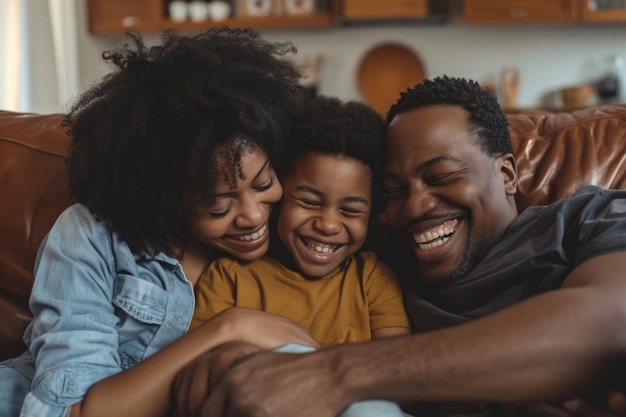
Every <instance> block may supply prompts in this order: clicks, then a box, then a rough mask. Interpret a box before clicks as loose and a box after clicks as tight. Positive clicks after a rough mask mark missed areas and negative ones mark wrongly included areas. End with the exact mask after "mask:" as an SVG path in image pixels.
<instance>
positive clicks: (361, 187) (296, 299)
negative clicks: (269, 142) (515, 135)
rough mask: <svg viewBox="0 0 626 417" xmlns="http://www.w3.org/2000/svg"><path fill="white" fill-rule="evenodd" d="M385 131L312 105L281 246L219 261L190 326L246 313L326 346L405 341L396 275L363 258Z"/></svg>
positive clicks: (287, 197) (291, 154) (346, 108)
mask: <svg viewBox="0 0 626 417" xmlns="http://www.w3.org/2000/svg"><path fill="white" fill-rule="evenodd" d="M384 128H385V126H384V122H383V120H382V118H381V117H380V116H379V115H378V114H377V113H375V112H374V111H373V110H372V109H370V108H369V107H368V106H366V105H365V104H362V103H358V102H346V103H343V102H341V101H340V100H338V99H335V98H330V97H315V98H312V99H311V100H310V101H309V102H308V103H307V104H306V106H305V108H304V109H303V112H302V116H301V119H300V120H299V121H298V123H297V124H296V128H295V131H294V133H293V135H292V139H291V141H290V143H289V145H288V149H287V150H286V155H285V158H284V161H285V162H284V164H283V166H282V167H281V169H280V174H279V176H280V179H281V181H282V184H283V197H282V200H281V202H280V205H279V208H278V213H276V214H277V217H276V219H275V222H274V227H275V229H276V230H275V232H276V233H278V236H279V238H280V239H273V240H272V242H273V243H272V245H273V247H272V248H271V249H270V254H269V255H266V256H265V257H263V258H261V259H258V260H255V261H252V262H247V263H244V262H241V261H238V260H235V259H230V258H223V259H219V260H217V261H215V262H213V263H212V264H211V265H210V266H209V267H208V268H207V270H206V271H205V272H204V273H203V275H202V276H201V278H200V280H199V282H198V284H197V286H196V309H195V312H194V317H193V320H192V327H195V326H198V325H200V324H201V323H203V322H204V321H206V320H208V319H209V318H211V317H212V316H214V315H216V314H217V313H219V312H221V311H223V310H225V309H227V308H229V307H232V306H241V307H248V308H256V309H261V310H264V311H267V312H270V313H274V314H279V315H282V316H285V317H289V318H291V319H293V320H295V321H296V322H298V323H300V324H301V325H302V326H304V327H306V328H308V329H309V330H310V332H311V334H312V336H313V338H314V339H315V340H317V341H318V343H320V345H329V344H337V343H354V342H363V341H369V340H372V339H377V338H381V337H388V336H395V335H401V334H408V333H409V322H408V319H407V316H406V313H405V311H404V306H403V302H402V294H401V288H400V285H399V283H398V281H397V279H396V277H395V275H394V274H393V272H391V269H390V268H389V267H387V266H386V265H384V264H382V263H381V262H380V261H378V259H377V258H376V256H375V255H374V253H373V252H365V251H363V252H359V250H360V249H361V247H362V246H363V244H364V242H365V240H366V236H367V230H368V224H369V221H370V219H372V218H375V217H376V216H377V214H378V210H379V208H380V198H381V192H380V191H381V189H380V185H381V182H382V177H381V172H380V167H381V163H382V150H383V132H384ZM276 242H278V243H276Z"/></svg>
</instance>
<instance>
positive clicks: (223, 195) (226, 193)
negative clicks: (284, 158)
mask: <svg viewBox="0 0 626 417" xmlns="http://www.w3.org/2000/svg"><path fill="white" fill-rule="evenodd" d="M270 162H271V161H270V159H269V158H267V159H266V160H265V163H264V164H263V165H262V166H261V168H260V169H259V171H258V172H257V173H256V174H255V175H254V178H253V179H257V178H259V177H260V176H261V174H262V173H263V171H265V168H267V166H268V165H269V164H270ZM235 194H237V192H236V191H226V192H225V193H215V197H216V198H217V197H228V196H233V195H235Z"/></svg>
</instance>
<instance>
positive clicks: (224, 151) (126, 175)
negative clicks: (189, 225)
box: [65, 27, 306, 255]
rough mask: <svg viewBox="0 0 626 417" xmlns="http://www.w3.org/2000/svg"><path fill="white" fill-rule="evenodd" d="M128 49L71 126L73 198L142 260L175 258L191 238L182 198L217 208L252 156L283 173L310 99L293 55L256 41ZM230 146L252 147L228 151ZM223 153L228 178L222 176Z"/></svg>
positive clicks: (68, 119)
mask: <svg viewBox="0 0 626 417" xmlns="http://www.w3.org/2000/svg"><path fill="white" fill-rule="evenodd" d="M127 38H128V39H129V43H127V44H126V45H124V46H123V47H122V48H120V49H118V50H115V51H109V52H104V53H103V54H102V57H103V59H104V60H105V61H108V63H109V64H112V65H113V66H114V69H113V71H112V72H111V73H110V74H108V75H107V76H105V78H104V79H103V80H102V81H101V82H100V83H99V84H97V85H95V86H93V87H91V88H89V89H88V90H87V91H85V92H84V93H83V94H82V95H81V96H80V97H79V98H78V100H77V101H76V103H75V104H74V105H73V106H72V107H71V109H70V111H69V112H68V113H67V115H66V116H65V123H66V125H67V126H68V127H69V133H70V134H71V136H72V145H71V148H70V154H69V157H68V165H69V174H70V189H71V193H72V195H73V197H74V198H75V199H76V200H77V201H78V202H80V203H82V204H85V205H86V206H87V207H88V208H89V209H90V210H91V212H92V213H93V214H94V216H96V218H98V219H99V220H101V221H104V222H105V223H106V224H107V225H108V226H109V227H111V228H113V229H114V230H115V231H117V232H118V233H119V235H120V237H121V238H122V239H123V240H124V241H126V242H127V243H128V245H129V247H130V248H131V250H133V251H134V252H135V253H138V254H142V255H146V254H154V253H157V252H165V253H168V254H171V253H173V251H172V247H173V246H177V247H181V246H180V245H181V243H182V238H183V236H184V234H185V231H186V223H185V213H184V207H183V202H182V201H183V199H182V195H183V193H184V192H185V190H187V189H191V188H193V189H195V190H196V191H197V192H198V193H199V194H200V196H201V198H202V199H204V200H206V201H209V202H211V201H213V199H214V195H213V194H214V190H215V186H216V184H217V181H218V179H219V178H220V176H222V178H224V179H225V180H226V181H228V182H229V183H230V184H234V183H235V182H236V181H237V178H238V177H241V175H242V174H241V168H240V159H241V156H242V154H243V153H245V151H246V149H245V148H246V147H247V148H248V149H249V148H250V147H256V146H258V147H260V148H261V149H263V150H264V151H265V152H266V153H267V154H268V156H269V157H270V158H271V160H272V162H273V163H274V165H275V166H277V165H278V163H279V158H280V155H281V152H282V147H283V145H284V140H285V138H286V135H287V134H288V133H289V130H290V126H291V122H292V120H293V117H294V109H297V108H298V107H299V103H300V102H301V100H302V99H303V98H304V97H305V95H306V92H305V91H304V89H303V88H302V87H301V86H300V79H301V73H300V71H299V69H298V68H297V66H296V65H295V64H294V63H293V61H292V60H290V59H289V58H288V57H287V56H286V55H287V54H289V53H295V52H296V50H295V48H294V47H293V45H292V44H291V43H288V42H284V43H270V42H267V41H265V40H264V39H262V38H261V37H260V35H259V34H258V33H257V32H255V31H253V30H250V29H230V28H228V27H219V28H211V29H209V30H207V31H205V32H202V33H197V34H191V35H186V36H184V35H181V34H179V33H177V32H176V31H173V30H167V31H165V32H163V34H162V36H161V42H160V44H158V45H154V46H151V47H149V46H147V45H146V44H145V43H144V41H143V40H142V38H141V36H140V35H139V34H137V33H128V34H127ZM233 138H239V139H241V138H244V139H245V141H241V140H239V141H236V142H237V143H238V145H237V146H231V143H233V141H232V139H233ZM242 143H243V144H242ZM245 143H247V144H245ZM218 152H219V158H220V160H225V161H228V163H227V164H223V165H226V166H230V171H229V172H223V171H219V170H218V163H217V158H218V156H217V155H218Z"/></svg>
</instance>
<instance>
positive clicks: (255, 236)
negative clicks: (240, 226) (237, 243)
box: [237, 225, 267, 241]
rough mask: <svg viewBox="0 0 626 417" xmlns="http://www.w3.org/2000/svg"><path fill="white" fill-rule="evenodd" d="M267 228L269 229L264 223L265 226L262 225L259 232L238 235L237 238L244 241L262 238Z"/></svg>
mask: <svg viewBox="0 0 626 417" xmlns="http://www.w3.org/2000/svg"><path fill="white" fill-rule="evenodd" d="M266 230H267V225H264V226H263V227H261V228H260V229H259V231H258V232H254V233H252V234H249V235H242V236H237V239H239V240H243V241H248V240H257V239H258V238H260V237H261V236H263V235H264V234H265V231H266Z"/></svg>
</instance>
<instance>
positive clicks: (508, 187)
mask: <svg viewBox="0 0 626 417" xmlns="http://www.w3.org/2000/svg"><path fill="white" fill-rule="evenodd" d="M498 160H499V161H500V164H499V169H500V173H501V174H502V180H503V183H504V189H505V191H506V193H507V194H508V195H515V194H516V193H517V160H516V159H515V156H514V155H513V154H511V153H507V154H504V155H502V156H501V157H500V158H498Z"/></svg>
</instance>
